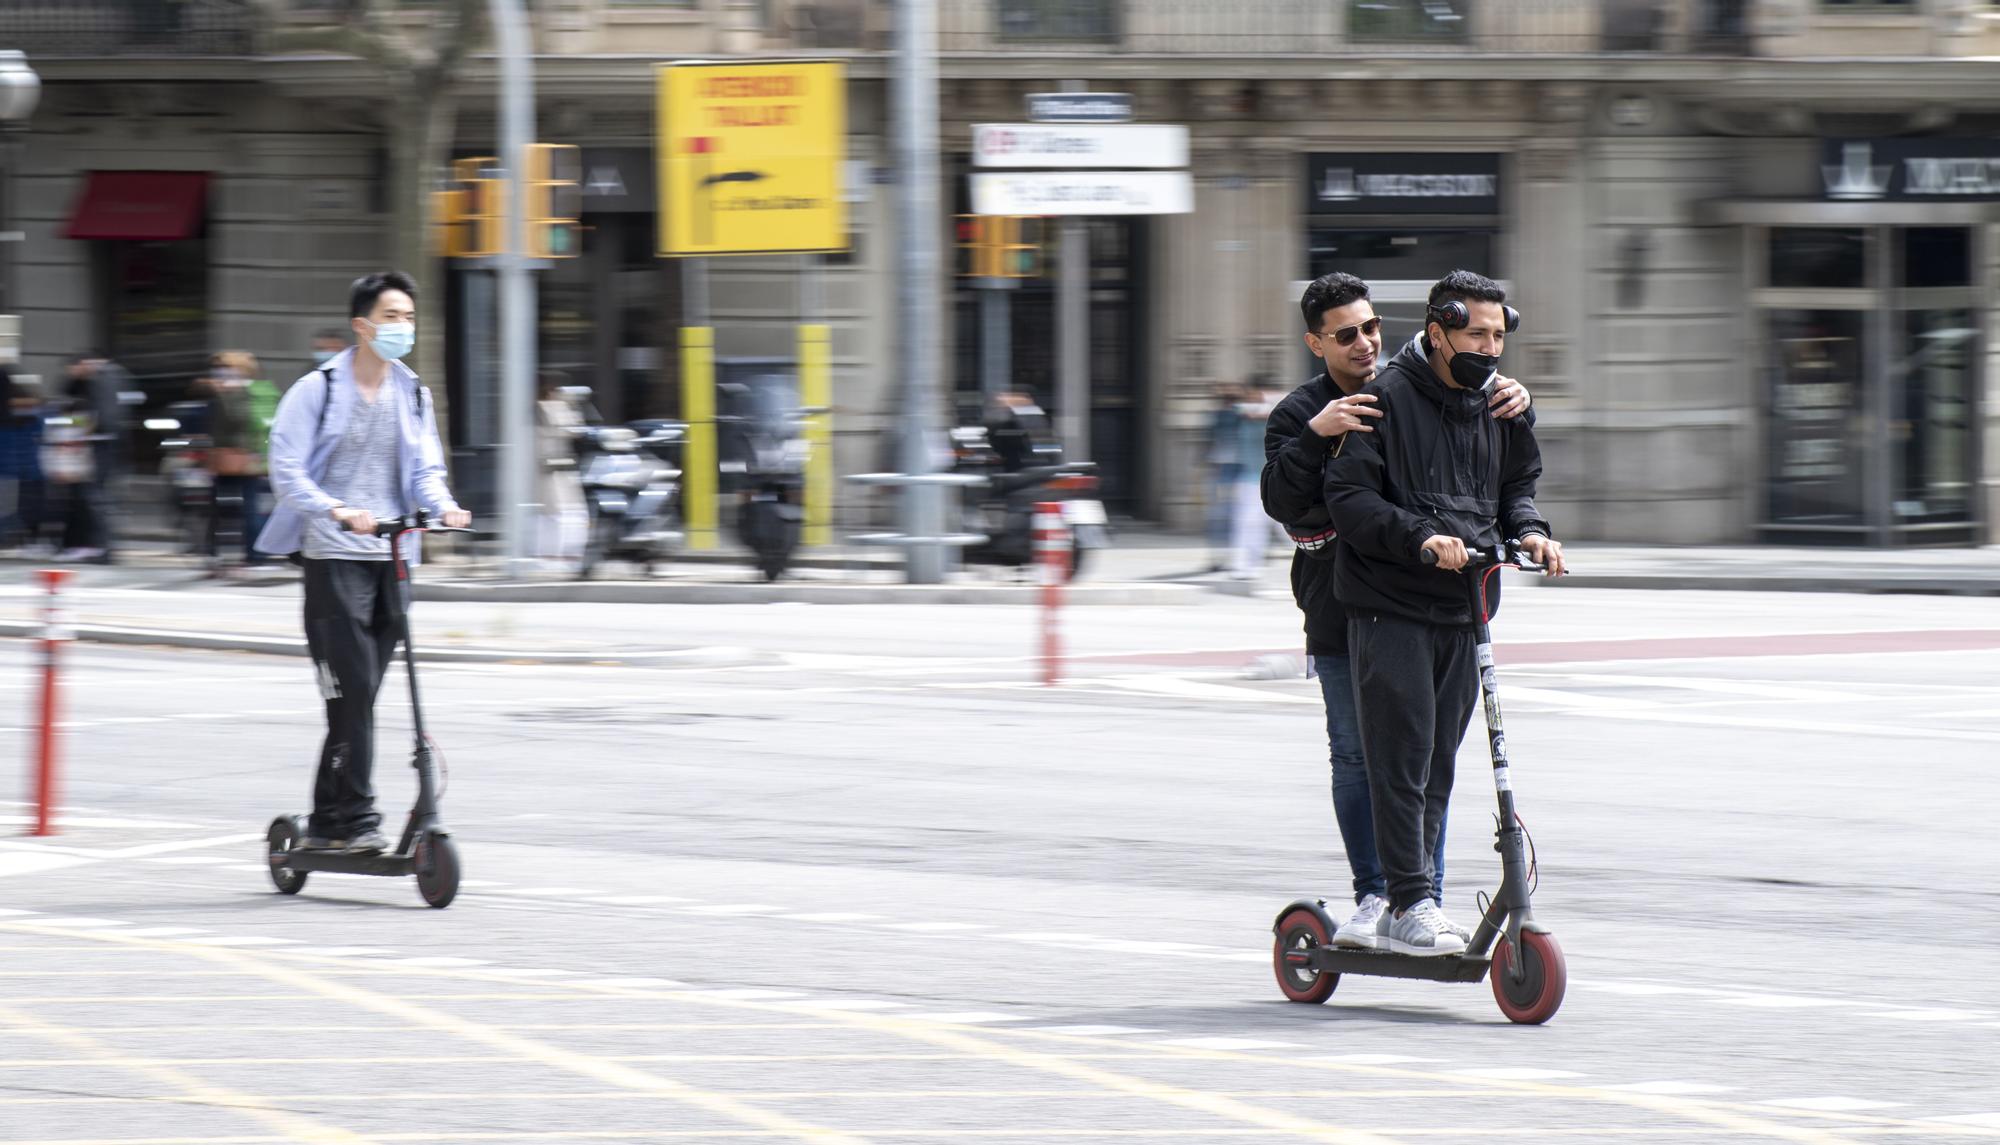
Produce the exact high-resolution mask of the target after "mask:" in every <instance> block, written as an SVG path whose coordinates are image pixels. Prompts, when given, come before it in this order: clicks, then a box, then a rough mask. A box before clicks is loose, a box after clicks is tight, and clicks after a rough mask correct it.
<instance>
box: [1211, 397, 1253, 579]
mask: <svg viewBox="0 0 2000 1145" xmlns="http://www.w3.org/2000/svg"><path fill="white" fill-rule="evenodd" d="M1242 400H1243V388H1242V387H1241V386H1239V385H1237V384H1236V383H1235V382H1222V383H1220V384H1218V385H1217V386H1216V387H1215V408H1214V409H1212V410H1210V411H1209V415H1208V442H1207V446H1208V448H1207V451H1206V453H1205V454H1204V455H1203V458H1202V460H1203V462H1204V464H1205V466H1206V468H1207V471H1208V481H1207V482H1206V483H1205V484H1204V485H1203V486H1202V491H1203V493H1204V494H1205V495H1206V497H1207V498H1208V505H1207V513H1206V514H1205V520H1204V524H1205V525H1206V528H1205V529H1204V533H1205V535H1206V536H1207V538H1208V571H1209V572H1212V573H1219V572H1222V571H1223V570H1224V569H1227V568H1228V567H1229V563H1230V552H1231V548H1230V545H1231V538H1232V535H1233V534H1234V532H1235V529H1234V526H1235V518H1236V486H1237V482H1238V479H1239V478H1240V477H1241V475H1242V472H1243V466H1244V465H1245V464H1247V462H1248V459H1246V458H1244V457H1241V456H1239V455H1238V446H1239V444H1240V443H1241V441H1242V439H1243V435H1242V433H1240V432H1239V431H1238V422H1239V420H1240V415H1239V414H1238V413H1237V411H1236V407H1237V405H1238V404H1239V403H1241V402H1242Z"/></svg>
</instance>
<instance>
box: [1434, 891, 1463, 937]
mask: <svg viewBox="0 0 2000 1145" xmlns="http://www.w3.org/2000/svg"><path fill="white" fill-rule="evenodd" d="M1431 901H1432V902H1437V908H1438V917H1439V918H1444V928H1445V929H1446V930H1448V931H1450V932H1452V933H1453V934H1456V935H1457V936H1458V940H1459V941H1460V942H1463V943H1464V944H1465V945H1467V946H1471V945H1472V932H1471V931H1470V930H1467V929H1466V928H1465V927H1462V926H1460V925H1458V924H1457V923H1455V922H1453V921H1452V920H1450V919H1448V918H1445V917H1444V904H1443V903H1441V902H1438V900H1436V899H1432V900H1431Z"/></svg>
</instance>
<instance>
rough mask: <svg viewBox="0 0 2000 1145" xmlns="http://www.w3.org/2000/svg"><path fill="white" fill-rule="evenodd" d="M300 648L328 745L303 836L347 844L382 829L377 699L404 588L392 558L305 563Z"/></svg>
mask: <svg viewBox="0 0 2000 1145" xmlns="http://www.w3.org/2000/svg"><path fill="white" fill-rule="evenodd" d="M305 582H306V647H307V648H308V649H309V650H310V651H311V652H312V658H313V668H314V670H315V671H316V672H317V673H318V675H319V688H320V695H321V696H322V697H323V698H324V699H325V700H326V743H325V744H324V745H323V746H321V748H320V752H319V774H318V775H317V777H316V778H315V779H314V780H313V813H312V819H311V821H310V822H309V823H308V824H307V827H306V831H307V833H308V834H312V835H318V836H322V837H324V838H328V839H350V838H353V837H354V836H355V835H358V834H360V833H362V832H364V831H373V830H375V829H377V828H378V827H380V826H381V823H382V816H381V814H380V813H378V812H377V811H376V810H375V788H374V785H373V782H372V779H373V775H374V771H375V694H376V693H377V692H379V691H380V690H381V688H382V678H383V676H384V675H386V674H387V673H388V671H389V659H390V657H391V656H393V655H394V654H395V651H396V642H397V641H399V640H401V639H402V636H403V614H404V612H405V610H406V609H408V607H409V601H408V598H407V597H406V596H405V595H404V594H405V591H406V590H407V587H408V586H407V585H405V584H403V583H401V582H399V581H397V579H396V564H395V562H394V561H343V560H326V561H316V560H307V561H306V562H305Z"/></svg>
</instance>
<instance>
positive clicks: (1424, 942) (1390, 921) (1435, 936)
mask: <svg viewBox="0 0 2000 1145" xmlns="http://www.w3.org/2000/svg"><path fill="white" fill-rule="evenodd" d="M1382 917H1383V919H1384V920H1385V922H1386V924H1387V926H1388V929H1389V950H1390V952H1391V953H1394V954H1411V955H1415V956H1416V957H1418V958H1437V957H1440V956H1442V955H1446V954H1463V953H1465V941H1464V940H1463V939H1461V938H1459V937H1458V935H1456V934H1453V933H1452V932H1451V931H1450V929H1448V928H1449V927H1450V926H1451V923H1450V922H1448V921H1447V920H1446V919H1445V917H1444V912H1443V911H1441V910H1439V909H1438V906H1437V904H1436V903H1434V902H1432V901H1431V900H1429V899H1425V900H1423V901H1422V902H1420V903H1418V904H1417V905H1415V906H1413V907H1411V908H1410V909H1408V910H1406V911H1404V912H1403V913H1402V914H1397V913H1395V912H1394V911H1390V912H1388V913H1386V914H1384V915H1383V916H1382Z"/></svg>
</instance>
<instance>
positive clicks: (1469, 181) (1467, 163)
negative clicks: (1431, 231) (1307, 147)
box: [1306, 152, 1500, 215]
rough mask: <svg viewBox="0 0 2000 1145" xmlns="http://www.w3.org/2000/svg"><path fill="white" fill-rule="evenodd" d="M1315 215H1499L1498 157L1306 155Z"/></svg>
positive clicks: (1311, 209)
mask: <svg viewBox="0 0 2000 1145" xmlns="http://www.w3.org/2000/svg"><path fill="white" fill-rule="evenodd" d="M1307 172H1308V183H1307V186H1306V211H1307V213H1309V214H1314V215H1497V214H1499V213H1500V156H1499V155H1497V154H1494V153H1492V152H1473V153H1457V152H1450V153H1432V154H1401V153H1367V154H1353V153H1337V154H1320V155H1311V156H1308V162H1307Z"/></svg>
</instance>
